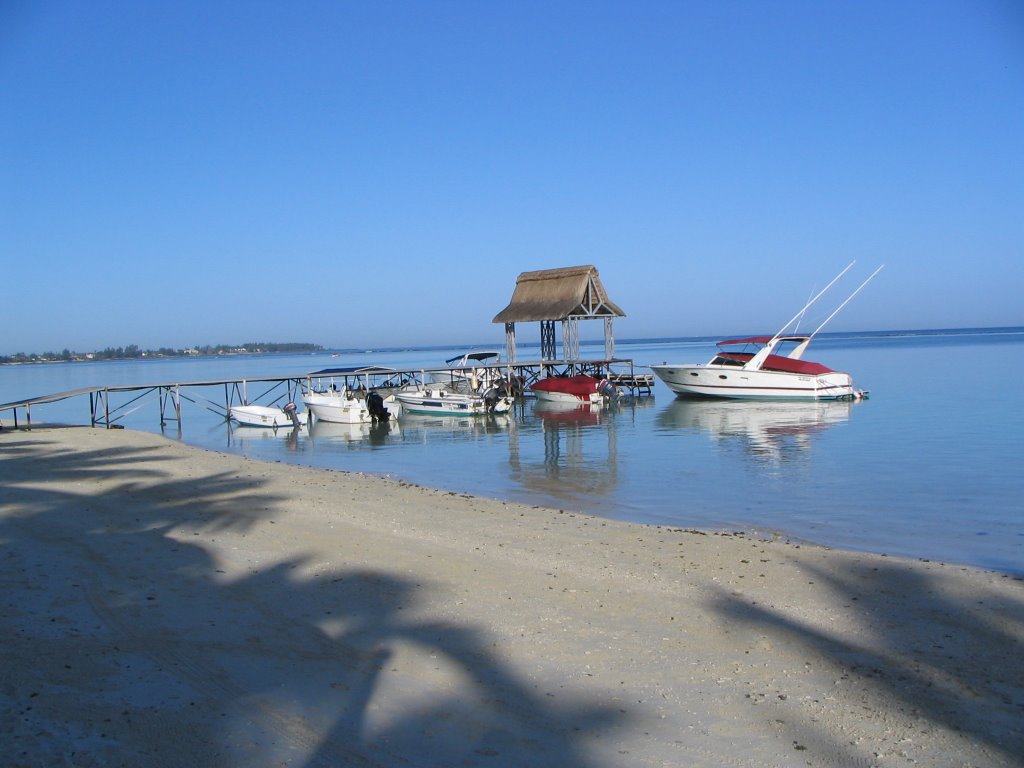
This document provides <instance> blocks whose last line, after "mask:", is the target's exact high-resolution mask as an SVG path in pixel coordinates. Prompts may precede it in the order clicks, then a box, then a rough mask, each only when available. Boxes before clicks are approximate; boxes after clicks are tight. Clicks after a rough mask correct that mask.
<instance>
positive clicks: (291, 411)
mask: <svg viewBox="0 0 1024 768" xmlns="http://www.w3.org/2000/svg"><path fill="white" fill-rule="evenodd" d="M281 410H283V411H284V412H285V413H286V414H288V418H289V419H291V420H292V426H293V427H299V426H302V424H301V423H300V422H299V414H298V412H297V410H298V409H296V407H295V403H288V404H287V405H286V406H285V407H284V408H282V409H281Z"/></svg>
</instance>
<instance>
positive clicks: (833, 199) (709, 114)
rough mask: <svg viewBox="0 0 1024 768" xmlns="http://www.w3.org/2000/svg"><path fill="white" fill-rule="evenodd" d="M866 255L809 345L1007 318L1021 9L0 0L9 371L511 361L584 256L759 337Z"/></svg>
mask: <svg viewBox="0 0 1024 768" xmlns="http://www.w3.org/2000/svg"><path fill="white" fill-rule="evenodd" d="M853 259H856V260H857V266H856V267H855V269H854V272H855V273H856V276H851V278H850V279H849V280H848V281H846V280H844V282H843V284H842V285H841V286H840V289H839V290H837V291H836V292H835V294H834V299H833V301H832V302H831V305H830V306H826V305H824V304H823V306H822V308H821V312H820V314H826V313H827V310H828V309H830V308H831V307H832V306H835V305H836V304H838V303H839V302H840V301H841V300H842V299H843V298H844V297H845V292H849V291H852V290H853V288H855V287H856V285H857V283H858V282H859V279H858V278H860V279H862V278H863V277H866V276H867V274H869V273H870V272H871V270H873V269H874V267H875V266H877V265H879V264H882V263H884V264H885V265H886V269H885V270H884V271H883V272H882V273H881V275H880V276H879V277H878V278H876V280H875V281H874V282H873V283H872V284H871V285H870V286H868V288H867V289H865V291H864V292H863V293H862V294H861V295H860V296H858V298H857V299H855V300H854V301H853V302H852V303H851V304H850V305H849V306H848V307H847V308H846V309H845V310H844V311H843V313H841V314H840V315H839V316H838V317H837V318H836V320H834V321H833V322H832V324H831V325H830V326H829V328H828V330H876V329H886V328H929V327H949V326H988V325H1022V324H1024V310H1022V307H1024V300H1022V294H1024V3H1021V2H1018V1H1017V0H965V1H964V2H951V1H948V0H927V1H925V0H922V1H920V2H917V1H914V0H906V1H901V0H897V1H896V2H893V0H881V1H879V2H873V1H872V0H867V1H862V0H857V1H856V2H855V1H853V0H850V1H848V2H843V1H842V0H835V1H834V2H820V0H813V1H809V2H801V1H798V0H794V1H792V2H790V1H784V2H761V1H760V0H757V1H752V2H744V1H743V0H730V1H728V2H721V1H719V0H714V1H712V0H707V1H706V2H696V1H695V2H685V1H684V0H673V1H672V2H657V1H656V0H644V1H642V2H626V1H625V0H624V1H623V2H602V1H601V0H594V1H591V2H573V1H571V0H566V1H564V2H559V1H556V2H531V1H529V0H527V1H525V2H522V1H519V0H517V1H516V2H507V3H495V2H485V1H483V0H480V1H478V2H463V1H461V0H437V1H435V2H418V1H417V2H362V3H358V2H336V1H331V2H318V1H316V0H313V1H311V2H300V3H282V2H277V1H276V0H275V2H260V1H249V0H247V1H246V2H209V0H202V1H201V2H200V1H189V0H174V1H173V2H172V1H171V0H166V1H164V2H160V1H157V2H136V1H135V0H113V1H109V0H90V1H89V2H79V1H78V0H74V1H71V2H64V1H62V0H51V1H50V2H35V1H34V0H2V1H0V270H2V271H0V290H2V294H0V353H2V354H11V353H14V352H19V351H24V352H41V351H47V350H57V351H59V350H60V349H63V348H65V347H66V348H70V349H72V350H76V351H88V350H92V349H97V348H104V347H107V346H123V345H127V344H137V345H139V346H141V347H143V348H148V347H160V346H169V347H184V346H190V345H194V344H219V343H239V342H243V341H250V340H263V341H310V342H314V343H319V344H323V345H324V346H327V347H374V346H394V345H403V344H412V345H423V344H433V343H438V344H447V343H463V342H465V343H494V344H499V345H500V343H501V341H502V340H503V338H504V336H503V329H502V327H501V326H498V325H493V324H492V323H491V320H492V318H493V317H494V315H495V314H497V313H498V312H499V311H500V310H501V309H503V308H504V307H505V305H506V304H507V303H508V300H509V299H510V298H511V295H512V291H513V289H514V286H515V281H516V277H517V276H518V275H519V273H520V272H522V271H526V270H534V269H547V268H554V267H563V266H573V265H577V264H593V265H595V266H596V267H597V268H598V270H599V272H600V275H601V279H602V281H603V282H604V285H605V287H606V288H607V290H608V292H609V294H610V296H611V298H612V299H613V300H614V301H616V302H617V303H618V304H619V305H620V306H621V307H622V308H623V309H624V310H625V312H626V314H627V317H625V318H622V319H620V320H618V321H617V323H616V335H617V336H618V337H619V338H637V337H647V336H684V335H685V336H688V335H723V336H724V335H730V334H733V333H755V332H756V333H764V332H773V331H775V330H778V327H777V326H780V325H781V324H782V323H784V322H785V321H786V320H788V319H789V317H790V316H791V315H793V314H795V313H796V311H797V310H798V309H799V308H800V306H801V305H802V304H803V302H804V301H805V300H806V299H807V298H808V297H809V295H810V294H811V291H812V290H813V289H814V288H821V287H822V286H824V285H825V283H827V282H828V280H829V279H830V278H831V277H832V276H833V275H835V274H836V273H837V272H838V271H839V270H840V269H842V267H843V266H845V265H846V264H847V263H848V262H849V261H851V260H853ZM829 295H830V296H832V295H833V294H829ZM602 330H603V328H602V327H601V324H600V323H584V324H583V326H582V327H581V331H582V334H583V337H584V338H597V337H600V335H601V333H602ZM519 335H520V339H522V340H535V339H534V337H539V331H538V328H537V326H536V324H532V325H530V326H526V327H523V328H520V329H519Z"/></svg>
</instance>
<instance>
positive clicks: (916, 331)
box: [0, 325, 1024, 365]
mask: <svg viewBox="0 0 1024 768" xmlns="http://www.w3.org/2000/svg"><path fill="white" fill-rule="evenodd" d="M744 335H748V336H749V335H751V334H749V333H748V334H743V333H726V334H718V335H714V336H649V337H638V338H627V339H617V340H616V343H617V344H620V345H623V346H628V345H638V344H678V343H680V342H690V343H694V344H714V343H716V342H718V341H721V340H722V339H729V338H737V337H742V336H744ZM1013 335H1024V326H1019V325H999V326H991V327H988V326H978V327H965V328H897V329H889V330H881V331H829V332H823V333H820V334H818V336H817V338H819V339H846V340H853V339H892V338H927V337H941V336H1013ZM580 344H581V345H583V346H593V345H602V344H604V340H603V339H596V338H595V339H581V340H580ZM245 346H246V345H239V346H236V347H229V346H227V345H220V346H217V347H204V348H202V349H211V350H218V351H216V352H214V351H210V352H205V351H199V352H187V351H185V350H179V351H171V352H164V351H161V350H146V351H145V352H144V353H140V354H137V355H125V356H121V357H106V356H105V357H96V355H97V354H98V353H95V352H92V353H72V354H73V357H72V358H70V359H64V358H60V357H47V355H49V354H50V353H42V354H36V353H33V354H32V355H26V354H24V353H18V354H17V355H0V365H25V364H35V363H102V362H113V361H120V362H123V361H125V360H135V361H142V360H175V359H179V358H188V359H208V358H216V357H243V356H255V355H283V354H305V353H310V354H332V355H365V354H377V353H389V352H409V351H424V352H429V351H431V350H435V349H467V350H468V349H483V348H491V347H494V343H481V342H477V343H470V344H462V343H452V344H423V345H419V344H410V345H395V346H387V345H386V346H375V345H367V346H360V347H340V348H331V347H323V346H321V345H319V344H312V343H309V344H305V343H304V344H296V345H277V346H289V348H288V349H267V348H262V347H269V346H272V345H270V344H267V345H261V348H259V349H253V350H250V349H246V348H245ZM519 347H520V348H526V349H531V348H539V347H540V343H539V342H534V341H526V340H523V341H520V342H519ZM90 354H91V355H93V357H87V355H90ZM14 357H18V358H19V359H12V358H14Z"/></svg>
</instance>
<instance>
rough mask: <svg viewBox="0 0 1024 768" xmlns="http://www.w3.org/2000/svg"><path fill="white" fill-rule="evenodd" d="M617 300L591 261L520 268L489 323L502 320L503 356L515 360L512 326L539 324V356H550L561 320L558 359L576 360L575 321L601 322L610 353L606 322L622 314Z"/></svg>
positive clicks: (609, 331)
mask: <svg viewBox="0 0 1024 768" xmlns="http://www.w3.org/2000/svg"><path fill="white" fill-rule="evenodd" d="M625 316H626V313H625V312H623V311H622V310H621V309H620V308H619V307H618V305H617V304H615V303H614V302H613V301H612V300H611V299H609V298H608V293H607V292H606V291H605V289H604V286H603V285H602V284H601V278H600V277H599V276H598V274H597V268H596V267H594V266H591V265H583V266H579V267H562V268H560V269H541V270H537V271H534V272H523V273H522V274H520V275H519V278H518V279H517V280H516V288H515V292H514V293H513V294H512V300H511V301H510V302H509V304H508V306H507V307H505V309H503V310H502V311H501V312H499V313H498V314H497V315H495V316H494V322H495V323H504V324H505V348H506V354H507V359H508V360H509V361H510V362H511V361H514V360H515V324H516V323H535V322H539V323H540V324H541V358H542V359H554V358H555V330H554V324H555V322H556V321H560V322H561V323H562V346H563V359H565V360H576V359H578V358H579V329H578V322H579V320H596V319H603V320H604V321H605V353H606V355H607V357H608V358H609V359H611V357H612V355H613V354H614V349H615V342H614V337H613V334H612V320H613V318H615V317H625Z"/></svg>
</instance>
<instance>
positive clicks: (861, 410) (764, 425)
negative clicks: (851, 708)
mask: <svg viewBox="0 0 1024 768" xmlns="http://www.w3.org/2000/svg"><path fill="white" fill-rule="evenodd" d="M713 350H714V344H713V343H712V342H711V341H708V340H701V339H697V340H695V339H663V340H647V341H635V342H630V341H620V342H619V343H618V345H617V348H616V355H617V356H618V357H623V358H631V359H633V360H634V364H635V366H636V368H637V370H638V372H644V371H645V370H646V369H645V367H646V366H649V365H652V364H656V363H662V362H670V363H672V362H675V363H685V362H704V361H706V360H707V359H708V358H709V357H710V356H711V354H712V352H713ZM462 351H464V350H463V349H462V348H447V347H445V348H431V349H426V348H419V349H409V350H395V349H391V350H378V351H358V352H357V351H351V350H350V351H346V352H342V353H340V354H338V355H337V356H331V355H330V354H328V353H318V354H313V355H310V354H305V355H264V356H234V357H230V356H229V357H213V358H188V359H186V358H182V359H162V360H138V361H116V362H97V363H59V364H34V365H17V366H0V402H11V401H14V400H18V399H21V398H28V397H33V396H37V395H43V394H51V393H54V392H62V391H67V390H71V389H74V388H77V387H83V386H103V385H110V386H112V385H124V384H132V385H148V384H167V383H173V382H183V383H184V382H195V381H210V380H221V379H242V378H257V377H282V378H284V377H301V376H304V375H305V374H307V373H310V372H313V371H316V370H320V369H322V368H325V367H338V366H351V365H368V364H376V365H385V366H390V367H395V368H419V367H428V368H437V367H440V366H442V365H443V361H444V360H445V359H447V358H450V357H453V356H455V355H456V354H459V353H461V352H462ZM531 354H532V355H533V356H532V357H531ZM536 356H537V355H536V349H530V348H528V347H521V348H520V359H523V360H526V359H535V358H536ZM583 356H584V357H590V358H600V357H602V356H603V348H602V347H601V345H600V344H587V343H584V345H583ZM808 357H809V358H811V359H814V360H817V361H820V362H823V363H825V364H826V365H829V366H830V367H833V368H836V369H838V370H844V371H848V372H850V373H851V374H852V375H853V376H854V380H855V383H856V384H857V386H859V387H861V388H865V389H868V390H870V397H869V398H868V399H866V400H863V401H857V402H835V403H826V402H822V403H814V402H805V403H782V402H731V401H721V402H719V401H702V400H682V399H677V398H675V397H674V396H673V395H672V393H671V392H670V391H669V390H668V389H667V388H665V387H664V386H663V385H662V384H661V383H660V382H658V383H657V385H656V387H655V391H654V396H653V397H639V398H635V399H633V400H630V401H626V402H623V403H620V404H618V405H615V406H612V407H605V408H597V409H586V410H571V411H565V410H551V409H545V408H543V407H542V406H541V405H540V404H537V403H535V402H533V401H530V400H527V401H526V402H524V403H522V404H521V405H519V406H518V407H517V408H516V409H515V411H514V412H513V413H512V414H510V415H508V416H498V417H475V418H474V417H467V418H439V417H423V416H416V417H413V416H409V417H404V418H402V419H401V420H400V421H399V422H398V423H397V424H396V423H393V424H392V425H390V426H388V427H371V426H370V425H356V426H348V425H341V424H326V423H320V424H315V425H313V427H312V429H310V430H304V431H302V432H300V433H294V432H293V431H291V430H278V431H277V432H274V431H272V430H265V429H258V428H245V427H238V426H235V425H232V424H229V423H227V422H225V421H224V420H223V417H222V416H220V415H218V414H217V410H218V409H219V408H222V407H223V404H224V400H225V395H224V391H223V387H221V388H219V389H218V388H207V389H193V388H188V389H185V390H183V393H184V394H186V395H187V396H188V397H189V398H190V399H189V400H183V404H182V417H181V422H180V424H178V423H177V422H171V423H170V424H168V425H166V426H164V427H161V426H160V423H159V422H160V419H159V406H158V395H157V393H156V392H151V393H149V394H146V395H144V396H143V397H141V398H140V399H139V400H138V401H132V402H131V403H129V404H128V405H127V406H125V407H124V408H123V409H122V410H120V411H119V414H118V415H119V417H120V423H122V424H124V425H125V426H128V427H130V428H133V429H143V430H148V431H154V432H163V433H164V434H166V435H167V436H168V437H170V438H172V439H180V440H182V441H183V442H185V443H188V444H192V445H196V446H200V447H203V448H209V449H214V450H219V451H224V452H227V453H233V454H239V455H245V456H251V457H254V458H259V459H265V460H271V461H283V462H291V463H296V464H303V465H308V466H313V467H322V468H330V469H335V470H348V471H358V472H369V473H375V474H380V475H388V476H391V477H395V478H401V479H403V480H407V481H410V482H413V483H418V484H422V485H426V486H431V487H438V488H443V489H447V490H451V491H457V492H465V493H473V494H477V495H482V496H488V497H492V498H499V499H506V500H511V501H516V502H522V503H526V504H536V505H543V506H548V507H554V508H557V509H564V510H566V511H572V512H577V511H578V512H586V513H589V514H593V515H598V516H603V517H608V518H615V519H619V520H628V521H635V522H641V523H647V524H655V525H664V526H671V527H683V528H695V529H701V530H707V531H737V530H742V531H744V532H746V533H747V534H748V535H757V536H766V537H771V536H779V537H784V538H788V539H794V540H803V541H811V542H815V543H819V544H824V545H828V546H835V547H844V548H849V549H857V550H864V551H872V552H880V553H888V554H894V555H904V556H911V557H918V558H925V559H932V560H941V561H946V562H955V563H963V564H969V565H977V566H981V567H985V568H993V569H999V570H1004V571H1008V572H1012V573H1016V574H1020V573H1024V408H1022V406H1021V399H1020V392H1019V391H1018V390H1019V386H1018V385H1019V383H1020V382H1021V381H1024V329H1021V328H1018V329H990V330H980V331H978V330H963V331H943V332H927V333H921V332H914V333H909V332H902V333H890V334H879V333H869V334H829V335H823V336H822V337H820V338H817V339H815V341H814V343H813V344H812V347H811V353H809V354H808ZM270 386H271V385H267V384H259V383H252V382H250V383H248V384H247V393H248V395H249V397H250V399H255V398H256V397H257V396H260V395H262V394H263V393H264V391H265V390H266V389H268V388H269V387H270ZM283 394H284V393H283V391H282V390H281V389H278V390H276V391H274V392H271V393H270V395H269V396H268V398H267V399H273V398H274V397H278V396H281V395H283ZM129 397H135V396H134V395H132V396H119V400H118V402H120V403H123V402H124V401H125V400H127V399H128V398H129ZM279 404H280V403H279ZM0 415H3V416H4V417H5V418H7V419H9V418H10V416H11V414H10V412H9V411H8V412H6V413H4V414H0ZM88 418H89V405H88V398H83V397H82V396H78V397H76V398H71V399H69V400H65V401H62V402H60V403H55V404H52V405H45V406H35V407H34V408H33V411H32V419H33V422H35V423H39V422H68V423H88ZM19 420H20V422H21V423H22V424H24V421H25V415H24V412H21V413H20V416H19ZM0 451H2V441H0ZM0 456H2V453H0Z"/></svg>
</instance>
